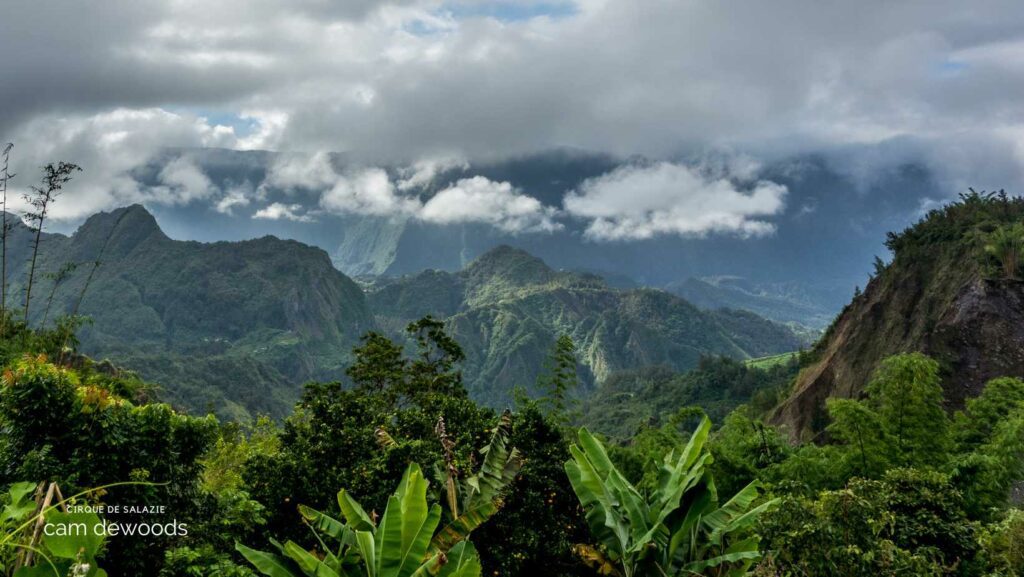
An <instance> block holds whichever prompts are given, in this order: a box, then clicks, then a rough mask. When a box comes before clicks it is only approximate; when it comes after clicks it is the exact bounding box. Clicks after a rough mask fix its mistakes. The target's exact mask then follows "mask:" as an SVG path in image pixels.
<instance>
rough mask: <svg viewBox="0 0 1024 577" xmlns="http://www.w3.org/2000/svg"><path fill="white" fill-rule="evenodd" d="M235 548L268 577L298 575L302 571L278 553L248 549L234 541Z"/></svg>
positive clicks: (294, 576) (292, 576) (293, 576)
mask: <svg viewBox="0 0 1024 577" xmlns="http://www.w3.org/2000/svg"><path fill="white" fill-rule="evenodd" d="M235 550H236V551H238V552H239V553H241V554H242V557H245V560H246V561H248V562H249V563H251V564H252V566H253V567H255V568H256V569H257V570H259V572H260V573H263V574H264V575H267V576H268V577H300V576H301V575H302V573H300V572H298V571H297V570H296V569H297V568H295V567H293V565H292V563H291V562H290V561H289V560H288V559H285V558H284V557H281V556H279V555H274V554H273V553H266V552H263V551H257V550H255V549H250V548H248V547H246V546H245V545H242V544H241V543H235Z"/></svg>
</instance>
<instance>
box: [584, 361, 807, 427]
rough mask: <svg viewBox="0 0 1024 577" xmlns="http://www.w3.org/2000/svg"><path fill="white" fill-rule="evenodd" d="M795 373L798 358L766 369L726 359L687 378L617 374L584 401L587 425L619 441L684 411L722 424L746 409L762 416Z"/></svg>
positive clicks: (662, 370)
mask: <svg viewBox="0 0 1024 577" xmlns="http://www.w3.org/2000/svg"><path fill="white" fill-rule="evenodd" d="M796 370H797V362H796V358H795V357H793V358H791V359H790V360H786V361H783V362H781V363H778V364H774V365H771V366H768V367H765V368H758V367H756V366H751V365H750V364H748V363H744V362H742V361H737V360H733V359H729V358H726V357H703V358H701V360H700V362H699V364H698V365H697V367H696V368H695V369H693V370H692V371H688V372H685V373H679V372H676V371H674V370H672V369H670V368H668V367H659V366H655V367H648V368H644V369H634V370H629V371H619V372H616V373H613V374H612V375H611V376H609V377H608V380H607V381H605V383H603V384H602V385H601V386H600V387H599V388H598V389H597V390H596V391H594V394H593V395H591V396H590V397H589V398H588V399H586V400H585V401H584V403H583V405H584V416H583V420H584V422H586V423H587V425H588V426H590V427H592V428H593V429H595V430H597V431H600V432H602V433H604V434H606V435H610V436H611V437H613V438H616V439H621V440H627V439H631V438H633V437H634V436H635V435H636V434H637V433H638V432H640V431H641V430H643V429H645V428H658V427H661V426H662V425H665V424H667V423H669V422H671V421H672V419H673V418H674V417H677V416H679V409H680V408H681V407H700V409H702V410H703V412H704V413H706V414H707V415H708V416H709V417H711V419H712V420H713V421H714V422H716V423H721V422H722V420H724V419H725V417H726V415H728V414H729V413H730V412H731V411H732V410H733V409H735V408H736V407H738V406H739V405H742V404H746V403H750V404H752V405H754V407H755V408H756V409H758V410H760V411H761V412H764V411H766V410H768V409H770V408H771V407H773V406H775V404H776V403H777V402H778V398H779V396H780V395H782V394H785V392H786V391H787V390H788V387H789V384H790V382H791V381H792V380H793V377H794V376H796ZM685 415H686V414H684V415H683V416H684V417H685Z"/></svg>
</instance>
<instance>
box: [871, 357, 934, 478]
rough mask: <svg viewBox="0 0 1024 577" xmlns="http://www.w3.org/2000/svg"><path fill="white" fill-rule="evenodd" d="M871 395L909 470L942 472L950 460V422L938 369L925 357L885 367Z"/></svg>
mask: <svg viewBox="0 0 1024 577" xmlns="http://www.w3.org/2000/svg"><path fill="white" fill-rule="evenodd" d="M867 393H868V398H869V402H870V404H871V406H872V408H873V409H874V410H875V411H876V412H877V414H878V419H879V422H880V423H881V424H882V426H883V427H884V429H885V431H886V433H887V434H888V435H890V436H891V437H892V440H893V445H894V448H895V451H896V455H895V458H896V459H897V461H898V462H900V463H902V464H903V465H904V466H921V465H929V466H938V465H940V464H942V463H944V462H945V461H946V460H947V458H948V453H949V448H950V444H951V439H950V422H949V417H948V416H947V415H946V411H945V410H944V409H943V407H942V399H943V394H942V386H941V385H940V382H939V364H938V363H936V362H935V361H934V360H932V359H930V358H928V357H926V356H925V355H923V354H921V353H909V354H902V355H895V356H892V357H889V358H887V359H885V360H883V361H882V363H881V365H880V366H879V367H878V370H877V371H875V375H874V377H873V378H872V380H871V382H870V383H869V384H868V387H867Z"/></svg>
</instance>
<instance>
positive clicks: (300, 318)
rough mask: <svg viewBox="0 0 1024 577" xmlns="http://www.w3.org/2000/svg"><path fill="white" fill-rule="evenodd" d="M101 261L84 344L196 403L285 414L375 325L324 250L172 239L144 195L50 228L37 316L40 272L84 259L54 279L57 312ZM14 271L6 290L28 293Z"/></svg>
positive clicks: (17, 236) (70, 304) (15, 243)
mask: <svg viewBox="0 0 1024 577" xmlns="http://www.w3.org/2000/svg"><path fill="white" fill-rule="evenodd" d="M12 235H13V237H12V241H11V244H10V251H11V252H10V262H12V263H16V264H20V263H23V262H24V261H26V260H27V256H28V248H29V247H28V239H29V237H30V231H29V230H28V229H26V228H25V227H24V226H21V225H19V226H17V227H16V228H15V229H14V230H13V231H12ZM97 260H99V261H100V262H101V264H100V266H99V267H98V268H96V270H95V273H94V275H93V281H92V283H91V285H90V286H89V288H88V291H86V293H85V298H84V300H83V301H82V304H81V308H80V310H79V313H80V314H83V315H87V316H88V317H90V319H91V320H92V322H91V324H90V325H87V326H86V327H83V328H82V329H81V330H80V333H79V334H80V338H81V342H82V349H83V351H84V352H86V353H87V354H90V355H92V356H96V357H109V358H111V359H112V360H114V361H115V362H117V363H118V364H121V365H124V366H127V367H130V368H132V369H133V370H136V371H138V372H139V373H140V374H141V376H143V377H144V378H145V379H147V380H151V381H155V382H157V383H159V384H161V385H162V386H163V387H164V391H163V396H164V397H165V398H167V399H168V400H170V401H171V402H173V403H175V404H178V405H180V406H183V407H186V408H189V409H192V410H207V409H208V408H212V409H214V410H216V412H218V413H220V414H222V415H225V416H231V417H240V416H245V415H247V414H250V413H252V412H263V413H270V414H272V415H281V414H284V413H285V412H286V411H287V410H288V409H289V408H290V406H291V403H292V402H293V401H294V399H295V398H296V396H297V393H298V386H299V385H300V384H301V383H302V382H303V381H305V380H308V379H330V378H338V377H340V376H341V375H342V374H343V368H344V366H345V365H346V363H347V361H348V359H349V354H350V353H349V351H350V349H351V347H352V345H353V344H354V343H355V342H356V340H357V339H358V336H359V335H360V334H362V333H363V332H364V331H366V330H369V329H370V328H371V327H372V326H373V321H372V316H371V315H370V314H369V312H368V310H367V308H366V303H365V301H364V298H363V295H362V291H361V290H360V289H359V287H358V286H357V285H356V284H355V283H353V282H352V281H351V280H350V279H348V278H347V277H346V276H345V275H343V274H342V273H340V272H338V271H337V270H336V269H334V268H333V266H331V263H330V259H329V258H328V256H327V254H326V253H325V252H324V251H322V250H320V249H316V248H312V247H309V246H306V245H304V244H301V243H298V242H295V241H283V240H279V239H277V238H274V237H264V238H260V239H256V240H252V241H245V242H218V243H210V244H206V243H198V242H181V241H175V240H172V239H170V238H168V237H167V236H166V235H165V234H164V233H163V232H162V231H161V230H160V228H159V226H157V223H156V220H155V219H154V218H153V216H152V215H150V214H149V213H148V212H147V211H146V210H145V209H144V208H142V207H141V206H137V205H136V206H131V207H128V208H123V209H119V210H115V211H113V212H110V213H99V214H96V215H94V216H92V217H90V218H89V219H88V220H87V221H86V222H85V223H84V224H83V225H82V226H81V228H80V229H79V230H78V231H77V232H76V233H75V234H74V235H72V236H70V237H67V236H62V235H47V236H46V238H45V240H44V241H43V243H42V249H41V255H40V260H39V265H38V270H39V271H40V272H39V273H37V276H36V287H35V288H34V289H33V298H32V303H31V309H30V312H31V314H30V317H31V319H32V321H33V324H35V325H38V324H39V323H41V322H42V320H43V316H44V315H45V311H46V308H47V300H48V299H49V295H50V292H51V291H52V290H53V288H54V280H53V279H52V278H46V277H44V276H43V275H44V274H45V273H48V272H53V271H56V270H59V269H60V268H61V267H62V266H64V265H65V263H76V264H77V265H78V266H77V268H76V269H75V271H74V272H73V273H72V274H71V276H70V277H68V278H67V279H66V280H65V281H64V282H63V283H61V284H60V285H59V286H57V290H56V292H55V293H54V298H53V304H52V307H51V308H52V310H51V311H50V314H49V319H53V318H54V317H55V316H57V315H58V314H63V313H68V312H70V311H72V310H74V307H75V303H76V301H77V300H78V298H79V295H80V294H81V293H82V289H83V287H84V285H85V284H86V281H87V279H88V277H89V274H90V272H91V271H92V269H93V268H94V263H95V261H97ZM9 280H10V283H11V285H10V287H11V288H10V289H9V290H10V292H9V294H11V295H14V296H19V295H22V289H23V284H24V270H23V269H20V270H19V269H15V270H14V271H11V272H10V273H9ZM21 298H24V297H21ZM48 322H49V321H48Z"/></svg>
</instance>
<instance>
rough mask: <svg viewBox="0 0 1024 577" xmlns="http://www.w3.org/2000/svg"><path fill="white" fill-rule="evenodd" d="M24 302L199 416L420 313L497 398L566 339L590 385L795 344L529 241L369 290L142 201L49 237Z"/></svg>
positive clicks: (302, 373) (234, 407)
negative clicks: (185, 228)
mask: <svg viewBox="0 0 1024 577" xmlns="http://www.w3.org/2000/svg"><path fill="white" fill-rule="evenodd" d="M32 238H33V235H32V233H31V231H30V230H29V229H28V228H27V227H26V226H25V225H23V224H21V223H20V221H16V223H15V225H14V228H13V229H12V230H11V233H10V239H9V249H8V250H9V253H8V262H10V263H12V265H11V268H10V269H9V270H8V278H9V280H10V284H9V287H8V296H9V298H8V306H9V308H11V309H12V310H14V307H15V306H23V305H24V303H23V302H20V303H19V299H21V300H22V301H23V299H24V292H23V291H24V288H25V284H26V283H25V279H26V278H27V275H26V272H27V268H28V266H29V264H28V263H29V257H30V255H31V253H32V250H31V249H32V244H33V243H32ZM36 270H37V275H36V279H35V280H36V282H35V283H34V285H35V286H34V290H33V292H32V299H31V304H30V307H29V319H30V321H31V324H32V326H36V327H39V326H52V325H53V323H54V322H55V319H57V318H58V317H60V316H62V315H72V316H76V315H77V316H78V317H81V318H84V319H86V320H87V323H86V324H85V325H84V326H82V327H80V329H79V330H78V336H79V339H80V341H81V347H82V350H83V351H84V352H86V353H88V354H90V355H93V356H95V357H97V358H104V357H109V358H110V359H111V360H113V361H114V362H115V363H116V364H118V365H119V366H123V367H126V368H129V369H132V370H135V371H137V372H138V373H139V374H140V375H141V376H142V377H143V378H144V379H146V380H148V381H151V382H154V383H158V384H159V386H160V388H159V390H158V392H157V394H158V395H159V396H160V398H162V399H165V400H167V401H169V402H171V403H173V404H175V405H176V406H179V407H182V408H185V409H188V410H190V411H193V412H203V411H207V410H213V411H214V412H215V413H216V414H218V415H220V416H222V417H226V418H235V419H246V418H249V417H252V416H256V415H259V414H269V415H272V416H274V417H281V416H283V415H284V414H286V413H287V410H288V407H290V406H291V404H292V403H293V402H294V401H295V399H296V398H297V397H298V394H299V388H300V385H301V384H302V383H304V382H306V381H309V380H320V381H330V380H344V379H345V375H344V367H345V366H347V364H348V363H349V361H350V360H351V354H350V352H349V351H350V350H351V348H352V347H353V346H354V345H355V344H356V343H357V341H358V337H359V335H362V334H363V333H365V332H366V331H369V330H380V331H383V332H385V333H387V334H391V335H395V334H400V333H401V331H402V330H403V329H404V327H405V325H406V324H407V323H409V322H411V321H412V320H415V319H417V318H420V317H421V316H424V315H426V314H433V315H435V316H437V317H439V318H444V319H446V321H447V324H448V326H449V328H450V330H451V331H452V334H453V335H454V337H455V338H456V340H457V341H458V342H459V343H460V344H461V345H462V346H463V348H464V349H465V351H466V356H467V359H466V362H465V364H464V366H463V370H464V371H465V374H466V381H467V385H468V389H469V391H470V393H471V394H472V395H473V396H474V398H476V399H478V400H480V401H483V402H485V403H488V404H491V405H493V406H504V405H506V404H508V403H509V402H510V400H511V397H512V391H513V389H514V388H515V387H516V386H523V387H527V388H529V387H532V385H533V384H534V381H535V380H536V378H537V375H538V374H539V371H540V366H541V364H542V363H543V360H544V358H545V355H546V354H547V352H548V350H549V349H550V347H551V345H552V344H553V343H554V341H555V339H556V338H558V336H559V335H561V334H568V335H570V336H571V337H572V338H573V339H574V340H575V341H576V342H577V343H578V349H579V350H580V351H581V356H580V362H581V369H582V373H583V375H584V383H585V385H587V386H590V385H593V384H594V383H596V382H600V381H601V380H603V379H604V378H605V377H606V376H607V375H608V374H610V373H611V372H613V371H615V370H619V369H632V368H640V367H644V366H648V365H656V364H667V365H669V366H671V367H674V368H676V369H679V370H683V369H687V368H690V367H693V366H695V365H696V363H697V361H698V360H699V358H700V357H701V356H702V355H706V354H716V355H725V356H729V357H733V358H737V359H744V358H750V357H757V356H763V355H767V354H772V353H777V352H785V351H791V350H795V349H797V348H799V347H800V345H801V342H800V341H799V340H798V339H797V338H796V337H795V336H794V335H793V334H792V333H791V332H790V330H789V329H787V328H785V327H782V326H781V325H778V324H775V323H771V322H769V321H766V320H764V319H762V318H760V317H758V316H756V315H754V314H753V313H748V312H741V311H728V310H720V311H713V312H706V311H701V310H698V309H697V308H695V307H694V306H692V305H691V304H689V303H687V302H686V301H684V300H682V299H680V298H678V297H675V296H672V295H670V294H668V293H665V292H662V291H657V290H650V289H637V290H627V291H622V290H618V289H613V288H610V287H609V286H607V284H606V283H605V282H604V281H603V280H602V279H601V278H600V277H597V276H594V275H588V274H579V273H568V272H558V271H555V270H553V269H551V268H550V267H548V266H547V265H546V264H544V262H543V261H541V260H540V259H537V258H535V257H533V256H531V255H529V254H527V253H525V252H523V251H520V250H515V249H511V248H508V247H501V248H498V249H495V250H493V251H491V252H489V253H488V254H486V255H484V256H483V257H481V258H480V259H477V260H476V261H475V262H474V263H473V264H472V266H470V267H467V268H466V269H465V270H464V271H462V272H460V273H445V272H433V271H427V272H424V273H422V274H419V275H414V276H411V277H403V278H401V279H396V280H385V281H381V282H379V284H375V285H373V286H372V287H371V289H370V293H369V296H368V298H367V297H366V296H364V293H363V290H362V289H361V288H360V287H359V286H358V285H357V284H356V283H355V282H353V281H352V280H351V279H349V278H348V277H346V276H345V275H344V274H343V273H341V272H339V271H338V270H336V269H335V268H334V267H333V266H332V264H331V261H330V259H329V258H328V256H327V254H326V253H325V252H324V251H322V250H320V249H317V248H314V247H310V246H307V245H304V244H301V243H298V242H295V241H286V240H280V239H277V238H274V237H269V236H268V237H263V238H259V239H255V240H250V241H240V242H215V243H199V242H191V241H190V242H183V241H176V240H173V239H171V238H169V237H168V236H167V235H166V234H164V233H163V231H162V230H161V229H160V227H159V226H158V224H157V222H156V220H155V219H154V217H153V216H152V215H151V214H150V213H149V212H147V211H146V210H145V209H144V208H143V207H141V206H138V205H136V206H131V207H128V208H123V209H118V210H116V211H113V212H110V213H99V214H97V215H94V216H92V217H91V218H89V219H88V220H87V221H86V222H85V223H84V224H83V225H82V226H81V227H80V228H79V229H78V230H77V231H76V232H75V233H74V234H73V235H71V236H64V235H60V234H45V233H44V235H43V237H42V240H41V242H40V252H39V257H38V262H37V265H36Z"/></svg>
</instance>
